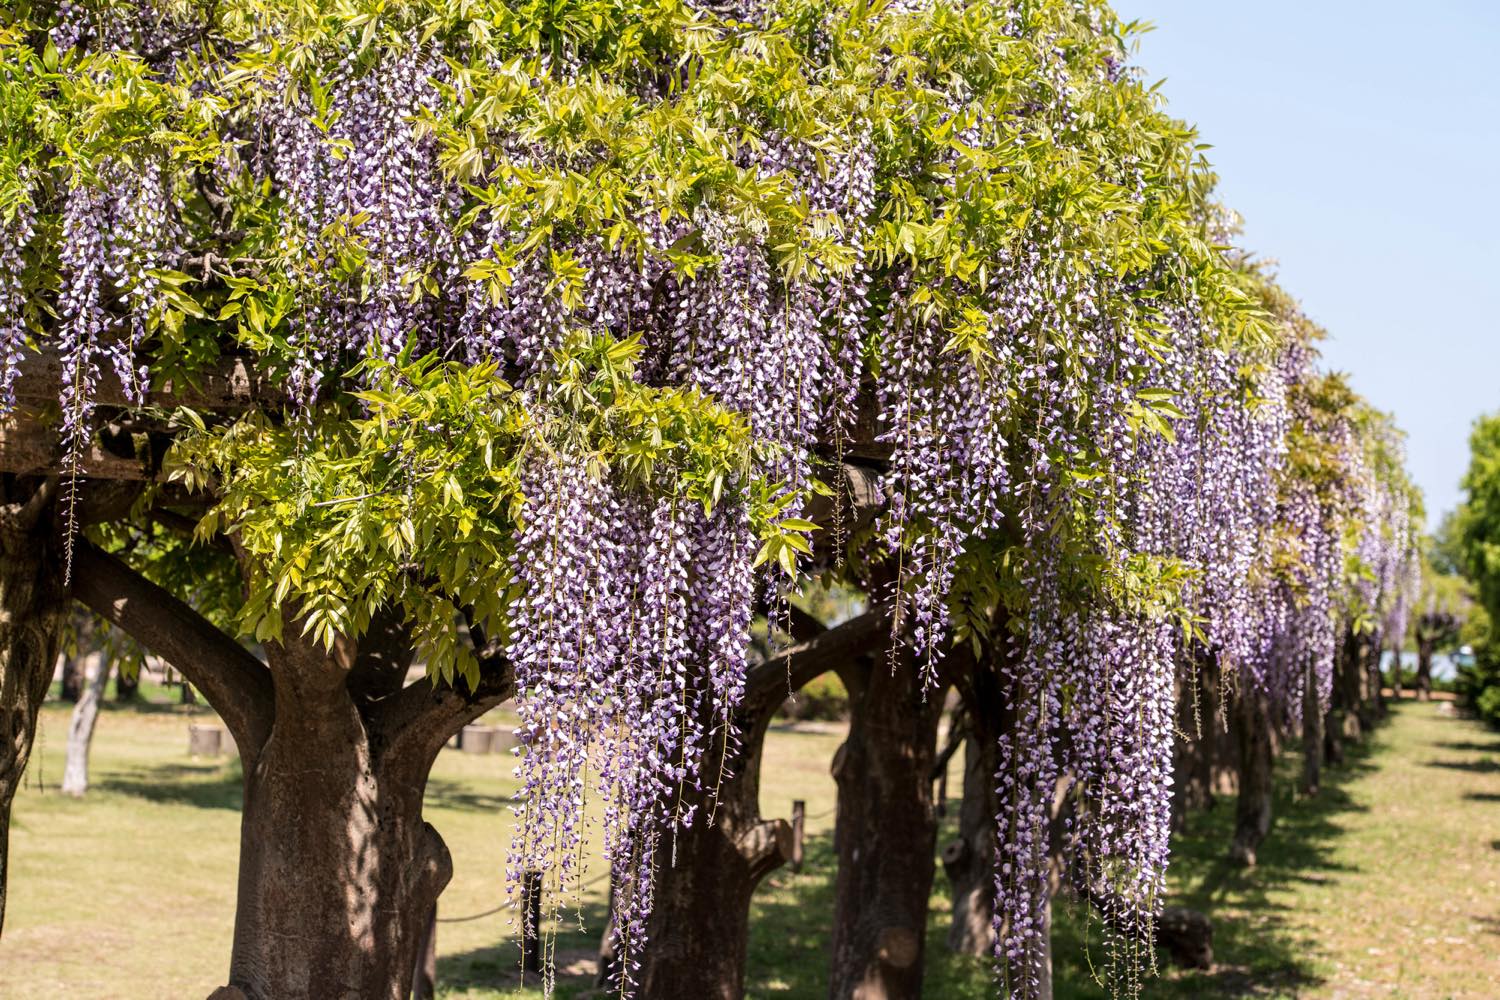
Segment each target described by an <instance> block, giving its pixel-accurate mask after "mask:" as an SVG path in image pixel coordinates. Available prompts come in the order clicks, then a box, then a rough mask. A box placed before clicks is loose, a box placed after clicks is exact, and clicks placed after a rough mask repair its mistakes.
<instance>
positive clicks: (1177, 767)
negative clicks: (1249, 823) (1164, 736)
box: [1172, 649, 1225, 830]
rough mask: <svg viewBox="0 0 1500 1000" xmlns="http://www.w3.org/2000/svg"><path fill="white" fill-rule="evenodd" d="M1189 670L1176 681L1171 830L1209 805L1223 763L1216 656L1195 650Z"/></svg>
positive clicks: (1216, 786) (1205, 651)
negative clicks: (1191, 670) (1187, 673)
mask: <svg viewBox="0 0 1500 1000" xmlns="http://www.w3.org/2000/svg"><path fill="white" fill-rule="evenodd" d="M1192 669H1193V671H1194V673H1193V675H1192V676H1191V677H1190V678H1188V679H1187V680H1186V681H1179V683H1178V691H1177V730H1178V739H1177V741H1176V747H1175V750H1174V754H1173V756H1174V762H1173V779H1174V780H1173V783H1172V828H1173V829H1177V830H1180V829H1182V827H1183V824H1184V823H1185V822H1186V820H1187V814H1188V813H1189V812H1193V811H1197V810H1202V809H1208V808H1211V807H1212V806H1213V804H1214V796H1215V794H1216V793H1218V792H1220V791H1221V790H1222V789H1221V780H1220V778H1219V772H1220V771H1221V770H1222V769H1223V768H1224V764H1225V762H1224V760H1223V753H1222V750H1223V747H1222V744H1223V742H1224V737H1223V734H1222V732H1221V730H1222V729H1223V722H1222V720H1221V719H1220V714H1221V713H1220V706H1219V696H1220V691H1219V662H1218V656H1217V655H1215V654H1214V653H1211V652H1209V651H1207V650H1203V649H1199V650H1198V651H1197V656H1196V657H1195V659H1194V662H1193V667H1192Z"/></svg>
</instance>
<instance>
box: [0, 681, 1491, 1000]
mask: <svg viewBox="0 0 1500 1000" xmlns="http://www.w3.org/2000/svg"><path fill="white" fill-rule="evenodd" d="M148 694H149V695H151V696H152V697H155V698H159V699H168V698H170V699H172V700H175V692H157V691H148ZM200 712H201V710H200ZM191 717H192V718H200V716H191ZM188 721H189V716H188V715H187V714H186V713H185V712H184V711H183V710H182V709H179V708H177V707H176V706H175V705H165V706H155V707H154V708H153V709H152V710H150V711H141V710H137V709H122V708H114V707H110V708H108V710H106V711H105V712H104V713H103V714H102V716H101V718H100V721H99V730H98V736H97V738H96V744H95V750H94V759H93V764H94V767H93V789H92V790H91V791H90V794H89V797H88V798H87V799H86V800H84V801H82V802H77V801H73V800H70V799H66V798H64V797H63V796H61V795H60V794H58V793H57V791H56V784H57V781H58V779H59V778H60V777H61V774H62V752H63V739H64V734H65V732H66V727H67V707H66V706H59V705H55V704H54V705H49V706H48V707H47V708H46V709H45V710H44V719H43V729H42V736H41V740H40V747H39V754H38V758H37V760H38V763H39V765H40V766H39V767H36V766H34V768H33V770H32V772H31V781H30V783H29V784H28V786H27V788H26V789H25V790H24V791H23V792H22V793H21V796H20V797H19V799H18V801H17V804H16V810H15V828H14V829H13V831H12V838H13V839H12V845H11V861H12V865H13V868H12V878H11V899H10V912H9V915H8V918H7V922H6V928H5V937H4V941H3V943H0V996H5V997H9V996H18V997H19V996H27V997H30V996H77V997H90V998H94V997H97V998H118V1000H136V998H140V1000H145V998H159V997H193V996H204V995H206V994H207V993H208V992H209V991H210V990H211V989H212V988H213V987H214V986H216V985H219V984H220V983H222V982H223V981H224V976H225V973H226V971H227V965H228V955H229V941H230V933H231V928H232V923H233V909H234V871H235V858H236V853H237V840H238V832H239V831H238V822H239V816H238V809H239V803H240V785H239V773H238V764H237V762H235V761H234V759H233V758H227V759H223V760H219V761H204V760H199V761H194V760H192V759H190V758H189V757H188V756H187V725H188ZM841 738H842V737H841V735H840V733H839V732H838V730H837V727H829V726H822V727H818V726H814V727H810V729H809V728H799V731H788V730H786V729H780V730H777V731H773V733H772V734H771V737H770V739H769V742H768V744H767V763H766V767H765V775H766V777H765V783H764V787H763V791H762V811H763V812H764V813H765V814H766V815H772V816H786V815H789V813H790V806H791V801H792V799H795V798H800V799H804V800H806V801H807V803H808V814H809V820H808V824H807V829H808V835H809V839H808V845H807V863H806V865H805V866H804V868H803V870H802V872H800V873H793V872H791V871H788V870H781V871H778V872H775V873H773V874H772V875H771V876H770V877H769V878H768V879H767V881H766V882H765V883H764V884H763V885H762V888H761V891H760V892H759V893H758V894H757V897H756V900H755V904H754V913H753V931H752V935H751V942H750V961H749V970H748V983H747V988H748V995H749V996H751V997H784V998H789V1000H814V998H816V1000H822V998H823V997H826V996H827V939H828V920H829V915H830V912H831V907H832V882H833V874H834V859H833V856H832V836H831V835H832V828H833V814H832V808H833V804H834V784H833V781H832V779H831V778H830V777H829V774H828V763H829V761H830V759H831V758H832V755H833V752H834V750H835V749H836V747H837V746H838V743H839V741H840V739H841ZM1295 763H1296V762H1295V760H1294V759H1292V758H1291V757H1289V758H1288V760H1287V761H1286V762H1285V768H1284V772H1283V775H1282V779H1283V780H1282V781H1281V782H1280V791H1281V794H1280V795H1279V797H1278V801H1277V821H1276V826H1275V829H1274V830H1273V832H1272V835H1271V839H1270V841H1268V843H1267V844H1266V846H1265V847H1264V848H1263V849H1262V851H1261V859H1260V861H1261V863H1260V865H1259V867H1257V868H1256V869H1254V870H1253V871H1250V872H1242V871H1239V870H1237V869H1233V868H1231V867H1230V866H1228V865H1227V864H1226V863H1225V862H1224V861H1223V855H1224V847H1225V845H1226V844H1227V842H1228V835H1229V828H1230V825H1231V822H1232V815H1231V814H1232V806H1233V804H1232V803H1225V804H1223V805H1221V806H1220V808H1218V809H1217V810H1214V811H1212V812H1210V813H1207V814H1203V815H1199V816H1195V817H1193V820H1192V822H1191V824H1190V828H1189V830H1188V831H1187V833H1186V835H1184V836H1182V837H1179V838H1178V841H1177V843H1176V845H1175V852H1174V861H1173V867H1172V872H1171V885H1172V891H1173V894H1174V899H1173V900H1172V902H1174V903H1178V904H1181V905H1188V906H1192V907H1194V908H1197V909H1201V910H1205V911H1208V912H1210V913H1211V914H1212V916H1213V918H1214V924H1215V934H1216V937H1215V951H1216V954H1217V958H1218V961H1219V967H1218V968H1217V969H1216V970H1215V971H1214V972H1213V973H1211V974H1201V973H1193V974H1182V973H1175V972H1170V971H1168V972H1166V973H1165V975H1164V978H1162V979H1160V980H1156V981H1153V982H1151V983H1149V984H1148V987H1147V995H1148V996H1150V997H1168V998H1187V997H1221V996H1223V997H1228V996H1256V997H1268V998H1269V997H1288V998H1290V997H1335V996H1338V997H1362V996H1381V997H1387V996H1400V997H1412V998H1427V997H1473V998H1491V997H1494V996H1495V995H1497V994H1496V992H1495V989H1494V985H1493V984H1494V983H1496V982H1500V735H1496V734H1494V733H1491V732H1488V731H1486V730H1484V729H1482V728H1480V727H1479V726H1478V725H1476V724H1473V723H1469V722H1464V721H1460V720H1455V719H1450V718H1444V717H1441V716H1440V715H1439V714H1438V712H1437V709H1436V707H1435V706H1433V705H1418V704H1416V703H1410V702H1408V703H1404V704H1402V705H1401V706H1399V707H1398V708H1397V710H1396V717H1395V719H1394V721H1393V723H1392V724H1391V725H1388V726H1386V727H1384V728H1382V729H1381V730H1379V731H1378V733H1377V735H1376V736H1375V738H1374V739H1373V740H1372V741H1371V742H1370V744H1369V745H1368V746H1367V747H1366V748H1364V749H1363V750H1361V751H1359V752H1357V753H1356V754H1355V755H1354V756H1353V757H1352V758H1351V760H1350V763H1349V764H1348V765H1346V766H1345V767H1344V768H1342V769H1340V770H1337V771H1334V772H1331V773H1330V774H1329V775H1328V780H1327V782H1326V784H1325V788H1324V791H1323V794H1322V795H1321V796H1320V797H1318V798H1317V799H1315V800H1310V801H1296V800H1294V799H1293V797H1292V795H1291V789H1292V787H1293V776H1294V770H1295ZM511 767H512V761H511V759H510V758H509V757H508V756H505V755H484V756H479V755H469V754H463V753H459V752H457V751H451V750H450V751H446V752H444V754H443V755H442V756H441V758H440V759H439V762H438V765H437V768H436V769H435V771H434V774H433V780H432V783H431V787H430V789H429V794H428V806H427V818H428V819H429V820H430V821H431V822H432V823H433V824H434V825H435V826H436V827H437V828H438V830H439V831H441V832H442V834H443V836H444V838H445V839H446V840H447V842H448V844H449V847H450V849H451V850H452V853H453V858H454V865H455V871H456V874H455V877H454V881H453V884H452V885H451V886H450V887H449V889H448V891H447V892H446V893H445V894H444V897H443V899H442V902H441V907H440V915H441V916H442V917H443V918H444V921H445V922H444V923H443V924H442V925H441V926H440V928H439V932H438V952H439V979H440V982H441V983H442V989H441V991H440V995H441V996H443V997H446V998H450V1000H458V998H467V1000H495V998H499V997H514V996H523V997H533V996H539V995H540V991H539V990H533V989H524V990H522V989H520V988H519V981H520V977H519V973H518V964H519V963H518V958H519V952H518V948H517V946H516V943H515V935H514V927H513V926H512V924H511V918H510V914H509V912H508V911H501V912H499V913H488V914H486V911H490V910H493V909H494V908H495V907H497V906H498V905H500V904H501V903H502V902H503V897H502V889H503V879H504V875H503V867H504V858H505V850H506V845H507V843H508V840H509V831H510V823H511V817H510V797H511V795H512V794H513V793H514V792H515V790H516V789H515V782H514V779H513V778H512V777H511V774H510V772H511ZM37 776H40V778H41V780H42V782H43V784H44V786H45V787H44V790H38V789H37V787H36V784H35V779H36V777H37ZM959 787H960V785H959V782H958V781H957V780H950V783H949V788H950V789H953V790H956V789H957V788H959ZM953 805H954V806H955V808H954V809H951V810H950V812H956V803H953ZM942 842H943V838H942V837H940V838H939V843H940V844H941V843H942ZM601 876H602V869H600V868H599V867H598V866H597V865H596V866H595V870H594V871H593V872H592V873H591V875H590V878H591V879H592V880H594V881H593V882H592V884H590V885H589V886H588V887H587V889H586V891H585V892H584V894H583V896H582V900H581V901H582V903H583V906H584V919H583V927H582V929H580V928H579V924H578V922H577V921H571V922H569V923H567V924H566V925H565V926H564V928H563V929H562V930H561V931H560V933H559V934H558V937H557V948H558V960H559V966H560V969H561V971H562V976H561V980H560V989H559V996H560V997H562V998H564V1000H568V998H574V997H579V996H582V995H588V994H591V993H592V992H593V987H592V971H593V969H592V965H593V955H594V952H595V949H596V947H597V935H598V931H599V929H600V927H601V926H602V909H603V905H604V898H605V892H606V889H607V886H606V884H605V882H604V880H603V878H602V877H601ZM946 893H947V886H946V883H945V881H944V879H943V876H942V873H941V870H939V872H938V875H937V878H936V880H935V883H934V891H933V897H932V911H931V919H930V923H929V933H928V941H927V970H928V971H927V975H928V979H927V989H926V990H925V995H926V996H928V997H929V998H936V1000H961V998H962V1000H968V998H974V997H982V996H988V995H992V994H993V985H992V984H993V977H992V973H991V970H990V968H989V965H988V963H987V962H984V961H981V960H976V959H970V958H962V957H955V956H952V955H949V954H948V953H947V952H946V951H945V949H944V945H943V937H944V934H945V931H946V915H947V898H946ZM481 914H485V915H481ZM474 915H481V916H478V918H477V919H473V920H464V921H461V922H451V921H453V919H454V918H461V917H469V916H474ZM1084 926H1085V922H1084V920H1083V914H1082V913H1081V912H1080V911H1079V909H1078V908H1077V907H1076V906H1059V907H1058V914H1057V940H1056V945H1055V955H1056V960H1057V965H1058V971H1057V980H1058V982H1057V993H1058V996H1059V997H1073V998H1085V997H1087V998H1102V997H1106V996H1108V995H1109V994H1108V991H1107V990H1106V989H1104V988H1102V987H1099V986H1098V985H1096V984H1095V983H1094V982H1092V980H1091V978H1090V975H1089V972H1088V964H1087V963H1088V959H1087V958H1086V957H1085V956H1086V951H1085V945H1084V943H1083V932H1084ZM1092 937H1093V945H1092V947H1091V949H1090V951H1089V952H1088V954H1090V955H1091V956H1092V958H1093V960H1094V961H1095V962H1098V961H1100V960H1101V958H1102V955H1101V953H1100V950H1099V944H1098V937H1099V935H1098V927H1097V925H1095V926H1094V927H1093V928H1092Z"/></svg>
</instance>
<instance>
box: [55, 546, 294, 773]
mask: <svg viewBox="0 0 1500 1000" xmlns="http://www.w3.org/2000/svg"><path fill="white" fill-rule="evenodd" d="M73 596H74V597H75V598H77V599H78V600H79V601H81V602H82V603H83V604H84V605H85V606H87V607H88V608H89V609H90V610H92V611H93V612H94V613H95V614H97V615H98V616H99V617H101V618H103V619H105V620H106V621H108V622H110V623H111V624H113V625H115V626H117V627H119V628H120V629H121V630H123V631H124V632H126V633H127V634H128V635H130V636H131V637H132V638H134V639H135V640H136V641H137V642H139V643H140V644H141V645H142V646H145V647H146V648H147V649H149V650H150V651H151V652H153V653H155V654H156V655H158V656H160V657H161V658H162V659H164V660H166V661H167V662H169V663H171V664H172V666H173V667H175V668H176V669H177V671H178V672H179V673H181V674H182V675H183V676H184V677H186V678H187V679H188V680H189V681H190V682H191V683H192V684H193V686H194V687H196V688H197V689H198V690H199V691H201V692H202V693H203V697H204V698H205V699H206V700H207V701H208V703H209V704H210V705H211V706H213V708H214V710H215V711H216V712H218V713H219V716H220V718H222V719H223V720H224V724H225V725H226V726H228V727H229V731H230V733H231V734H233V736H234V740H235V743H236V744H238V746H239V749H240V756H241V758H243V759H244V760H245V763H246V765H247V767H248V766H249V765H250V763H251V761H252V760H253V759H254V756H255V754H256V753H258V752H259V751H260V748H261V747H262V746H263V745H265V741H266V738H267V737H268V736H270V733H271V721H272V719H273V711H274V694H275V692H274V690H273V688H272V684H271V675H270V673H269V672H268V671H267V670H266V668H265V666H264V665H263V664H262V663H261V662H260V661H259V660H257V659H256V658H255V657H254V656H253V655H251V653H250V652H249V651H248V650H246V649H245V648H244V647H243V646H241V645H240V644H239V643H238V642H235V641H234V639H232V638H230V637H229V636H227V635H225V634H224V633H223V632H221V631H220V630H219V629H217V628H215V627H214V626H213V625H212V624H211V623H209V621H208V620H207V619H206V618H204V617H203V616H202V615H200V614H199V613H198V612H196V611H194V610H193V609H192V608H191V607H189V606H188V605H186V604H184V603H183V602H182V601H180V600H178V599H177V598H176V597H173V596H172V595H171V594H169V593H168V592H167V591H165V590H163V589H162V588H161V587H158V586H157V585H156V584H154V583H152V582H151V581H150V580H148V579H146V578H145V577H144V576H142V575H141V574H140V573H137V572H136V571H135V570H133V569H131V568H130V567H129V566H127V565H126V564H125V563H123V562H121V561H120V560H119V559H117V558H115V557H114V556H112V555H109V554H108V553H106V552H103V551H101V550H100V549H98V548H97V547H95V546H94V545H91V544H89V543H88V542H86V541H80V542H79V543H78V545H77V547H76V548H75V549H74V551H73Z"/></svg>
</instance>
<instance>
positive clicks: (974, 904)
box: [943, 733, 998, 957]
mask: <svg viewBox="0 0 1500 1000" xmlns="http://www.w3.org/2000/svg"><path fill="white" fill-rule="evenodd" d="M997 757H998V750H997V745H996V742H995V740H994V739H992V738H991V739H987V738H983V737H979V736H976V735H975V734H973V733H970V734H969V736H968V737H967V738H965V740H964V798H963V804H962V805H961V806H960V807H959V814H958V837H957V838H956V839H955V840H953V841H951V842H950V843H948V844H947V845H946V846H944V848H943V871H944V873H945V874H946V875H947V876H948V884H949V888H950V891H951V894H952V898H953V922H952V923H951V924H949V926H948V948H949V950H950V951H954V952H957V953H958V954H961V955H978V956H981V957H983V956H986V955H990V954H992V953H993V951H994V947H995V929H994V926H993V920H994V915H995V812H996V809H997V801H996V795H995V771H996V768H997Z"/></svg>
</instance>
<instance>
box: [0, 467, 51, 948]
mask: <svg viewBox="0 0 1500 1000" xmlns="http://www.w3.org/2000/svg"><path fill="white" fill-rule="evenodd" d="M56 487H57V484H56V481H55V480H52V479H48V480H43V481H41V482H37V481H35V480H31V481H25V480H21V479H18V478H16V477H12V476H9V475H0V930H3V928H4V926H5V887H6V880H7V878H8V876H9V865H8V861H9V847H10V807H11V802H12V800H13V799H14V798H15V794H16V790H17V789H18V788H20V786H21V775H22V773H23V772H24V771H25V770H26V762H27V760H28V759H29V758H30V757H31V743H32V738H33V737H34V736H35V734H36V718H37V712H38V711H39V710H40V709H41V706H42V699H43V698H45V697H46V696H47V688H48V687H49V686H51V684H52V671H53V669H54V668H55V666H56V664H57V653H58V642H59V638H60V636H61V631H62V623H63V613H64V611H65V610H66V608H67V594H66V591H64V590H63V589H62V580H63V566H62V552H61V551H60V545H59V541H60V539H59V536H58V532H57V531H56V530H54V525H53V523H52V521H53V513H54V506H53V500H54V494H55V493H56Z"/></svg>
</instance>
